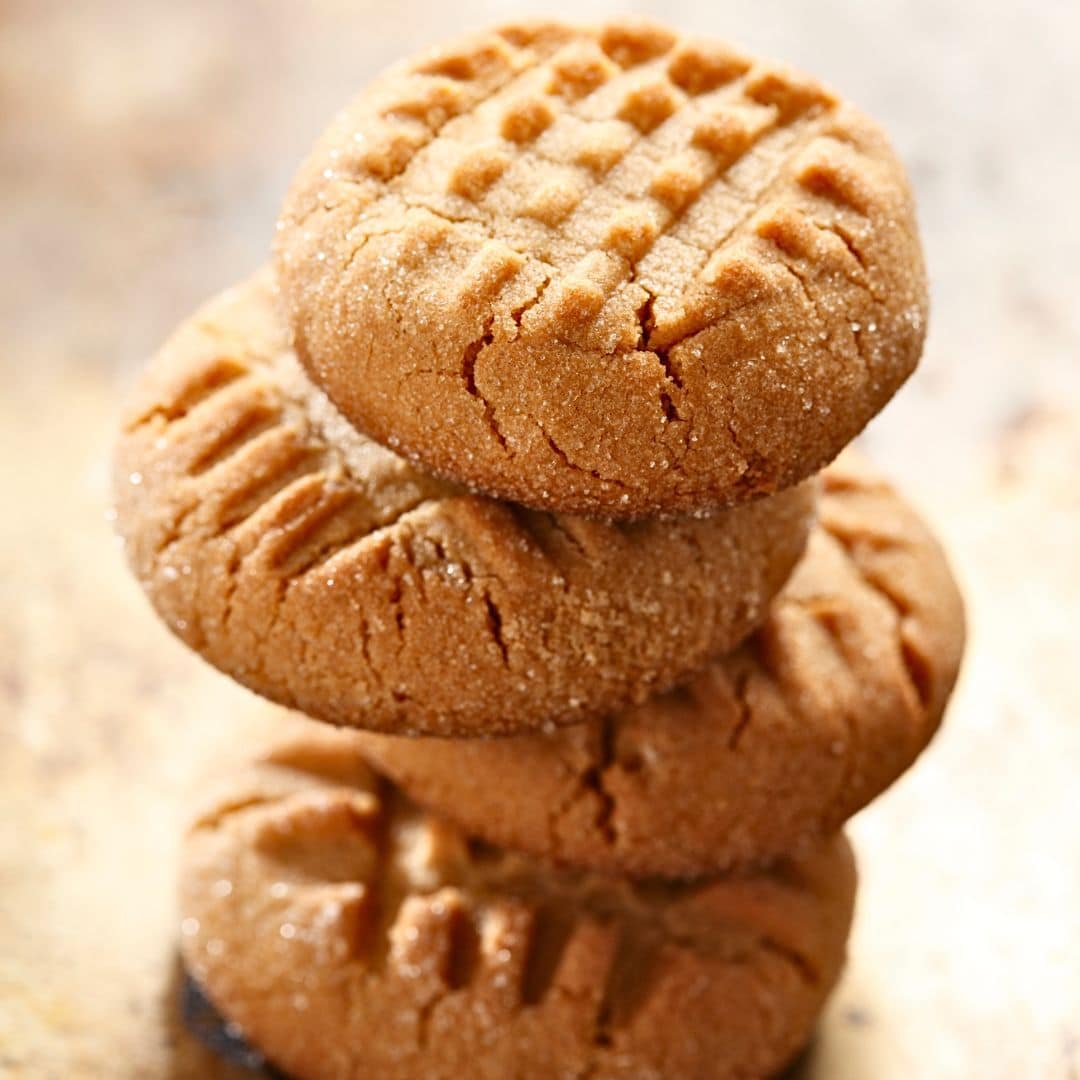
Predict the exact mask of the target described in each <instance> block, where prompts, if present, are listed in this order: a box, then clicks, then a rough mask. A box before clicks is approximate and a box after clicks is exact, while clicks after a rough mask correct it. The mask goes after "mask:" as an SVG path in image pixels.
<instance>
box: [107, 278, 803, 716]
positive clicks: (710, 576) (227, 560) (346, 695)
mask: <svg viewBox="0 0 1080 1080" xmlns="http://www.w3.org/2000/svg"><path fill="white" fill-rule="evenodd" d="M275 299H276V298H275V292H274V286H273V283H272V280H271V276H270V275H269V274H268V273H263V274H261V275H260V276H258V277H256V278H255V279H253V280H251V281H250V282H248V283H247V284H245V285H242V286H240V287H239V288H237V289H235V290H232V291H230V292H228V293H226V294H225V295H223V296H221V297H219V298H218V299H217V300H215V301H213V302H211V303H210V304H209V305H208V306H207V307H206V308H204V309H203V310H202V311H201V312H199V313H198V314H197V315H195V316H194V317H192V318H191V319H190V320H189V321H188V322H187V323H185V324H184V325H183V326H182V327H181V328H180V329H179V330H178V331H177V333H176V335H175V336H174V337H173V338H172V340H171V341H170V342H168V343H167V344H166V346H165V347H164V349H163V350H162V351H161V353H160V354H159V355H158V356H157V357H156V358H155V360H154V361H153V362H152V363H151V365H150V367H149V369H148V371H147V372H146V374H145V375H144V377H143V380H142V382H141V384H140V386H139V387H138V389H137V391H136V395H135V400H134V402H133V403H132V405H131V408H130V409H129V411H128V415H127V418H126V421H125V424H124V428H123V432H122V435H121V438H120V442H119V447H118V451H117V455H116V501H117V510H118V524H119V528H120V531H121V533H122V534H123V535H124V537H125V539H126V546H127V553H128V557H129V559H130V561H131V564H132V566H133V567H134V569H135V572H136V573H137V575H138V577H139V579H140V581H141V582H142V585H143V587H144V588H145V590H146V592H147V594H148V596H149V597H150V600H151V601H152V603H153V604H154V607H155V608H156V609H157V611H158V613H159V614H160V615H161V616H162V617H163V618H164V620H165V621H166V623H167V624H168V625H169V627H170V628H171V629H172V630H173V631H175V632H176V633H177V634H178V635H179V636H180V637H181V638H182V639H183V640H184V641H185V642H187V644H188V645H190V646H191V647H192V648H193V649H195V650H196V651H197V652H199V653H200V654H202V656H204V657H205V658H206V659H207V660H209V661H210V662H211V663H213V664H215V665H216V666H217V667H219V668H220V669H221V670H223V671H225V672H226V673H227V674H229V675H231V676H233V677H234V678H235V679H237V680H238V681H240V682H241V683H243V684H245V685H246V686H249V687H251V688H252V689H253V690H255V691H257V692H258V693H261V694H263V695H265V696H266V697H269V698H272V699H274V700H277V701H279V702H282V703H284V704H287V705H290V706H294V707H297V708H299V709H301V710H303V711H304V712H307V713H309V714H311V715H312V716H315V717H318V718H321V719H324V720H330V721H332V722H335V723H340V724H351V725H356V726H359V727H367V728H371V729H373V730H379V731H387V732H396V733H402V732H428V733H437V734H444V735H452V734H453V735H470V734H479V733H495V732H511V731H523V730H529V729H536V728H539V727H541V726H542V725H544V724H546V723H549V722H550V723H552V724H555V723H564V722H573V721H578V720H583V719H585V718H587V717H590V716H595V715H598V714H601V713H604V712H607V711H609V710H611V709H613V708H618V707H621V706H624V705H626V704H628V703H630V702H632V701H641V700H644V699H645V698H646V697H647V696H648V695H649V694H650V693H651V692H653V691H655V690H658V689H662V688H665V687H667V686H670V685H672V684H673V683H675V682H676V681H678V680H679V679H681V678H684V677H685V676H687V675H688V674H690V673H691V672H693V671H695V670H698V669H700V668H702V667H703V666H704V665H705V664H706V663H707V661H708V659H709V658H710V657H711V656H713V655H715V654H716V653H717V652H718V651H721V650H725V649H728V648H731V647H733V646H734V645H736V644H737V643H738V642H739V641H740V640H741V639H742V638H743V637H745V636H746V634H747V633H749V632H750V631H751V630H752V629H753V628H754V626H756V625H757V624H758V623H759V622H760V621H761V620H762V619H763V618H764V615H765V609H766V607H767V604H768V601H769V600H770V599H771V597H772V596H773V594H774V593H775V592H776V591H777V590H778V589H779V588H780V586H781V585H782V584H783V582H784V580H785V579H786V578H787V576H788V573H789V572H790V570H791V568H792V567H793V566H794V565H795V562H796V561H797V560H798V557H799V555H800V553H801V551H802V549H803V546H804V544H805V539H806V534H807V531H808V529H809V525H810V520H811V517H812V510H813V501H814V491H813V489H812V488H811V487H806V486H803V487H801V488H797V489H793V490H791V491H787V492H784V493H782V494H780V495H778V496H775V497H774V498H771V499H764V500H759V501H757V502H754V503H751V504H749V505H747V506H741V507H736V508H734V509H732V510H728V511H720V512H716V513H713V514H711V515H704V516H701V517H697V518H686V519H680V520H678V521H669V522H664V521H651V522H640V523H632V524H623V525H618V524H610V523H600V522H596V521H589V520H584V519H577V518H570V517H553V516H550V515H548V514H544V513H539V512H532V511H526V510H523V509H521V508H520V507H515V506H512V505H508V504H503V503H498V502H495V501H493V500H491V499H488V498H484V497H481V496H477V495H472V494H469V493H467V492H465V491H463V490H462V489H460V488H456V487H453V486H452V485H450V484H448V483H444V482H441V481H438V480H435V479H433V478H431V477H430V476H428V475H426V474H424V473H423V472H421V471H419V470H417V469H416V468H414V467H413V466H411V465H409V464H408V463H406V462H405V461H404V460H402V459H401V458H398V457H395V456H394V455H393V454H392V453H390V452H389V451H387V450H385V449H384V448H382V447H381V446H379V445H377V444H376V443H374V442H372V441H371V440H369V439H367V438H365V437H363V436H361V435H359V434H358V433H357V432H356V431H355V430H354V429H353V428H352V426H351V425H350V424H348V423H347V422H345V421H344V420H343V419H342V418H341V416H340V415H339V414H338V413H337V412H336V411H335V410H334V408H333V407H332V406H331V405H330V403H329V402H328V401H327V400H326V398H325V397H324V396H323V395H322V394H321V393H320V392H318V391H317V390H316V389H315V388H314V387H313V386H311V384H310V383H309V382H308V380H307V379H306V377H305V376H304V374H303V372H302V370H301V368H300V367H299V365H298V364H297V363H296V360H295V357H294V355H293V353H292V352H291V350H290V348H289V345H288V336H287V333H286V331H285V329H284V326H283V323H282V320H281V319H280V318H279V315H278V312H277V308H276V303H275Z"/></svg>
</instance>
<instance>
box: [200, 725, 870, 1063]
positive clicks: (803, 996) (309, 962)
mask: <svg viewBox="0 0 1080 1080" xmlns="http://www.w3.org/2000/svg"><path fill="white" fill-rule="evenodd" d="M283 726H286V727H289V726H291V727H292V729H293V730H292V731H291V732H289V731H285V732H283V733H281V734H280V735H279V736H278V738H277V739H276V740H275V741H273V742H272V743H271V744H270V746H269V747H268V748H267V749H266V750H264V751H263V753H262V754H261V755H260V756H259V757H258V759H257V760H256V762H255V763H254V764H253V765H252V766H251V767H250V769H249V770H248V771H247V772H246V773H241V774H240V775H239V776H230V777H228V778H226V779H223V780H221V781H220V785H221V786H220V787H219V788H218V789H217V790H216V791H215V794H214V795H213V796H211V797H208V799H207V801H206V803H205V805H204V808H203V810H202V812H201V815H200V816H199V817H198V819H197V821H196V824H195V826H194V827H193V829H192V830H191V832H190V833H189V834H188V837H187V839H186V842H185V845H184V851H183V857H182V867H181V914H182V917H183V921H182V923H181V932H182V935H183V942H182V945H183V952H184V957H185V960H186V961H187V963H188V965H189V967H190V970H191V971H192V974H193V975H194V976H195V977H196V978H197V979H198V981H199V982H200V983H201V985H202V986H203V987H204V988H205V989H206V991H207V993H208V994H209V996H210V998H211V999H212V1000H213V1001H214V1002H215V1004H216V1005H217V1006H218V1008H219V1009H221V1011H222V1012H223V1013H224V1014H225V1016H226V1017H228V1018H229V1019H230V1020H231V1021H232V1022H233V1023H236V1024H238V1025H239V1026H240V1028H241V1029H242V1030H243V1032H244V1033H245V1035H246V1036H247V1037H248V1038H250V1040H251V1041H252V1042H253V1043H254V1044H255V1045H257V1046H259V1047H261V1048H262V1049H263V1051H264V1052H265V1053H266V1054H267V1056H268V1057H269V1059H270V1060H271V1061H273V1062H274V1063H275V1064H277V1065H279V1066H280V1067H282V1068H283V1069H285V1070H286V1071H287V1072H289V1073H290V1074H291V1075H293V1076H295V1077H297V1078H299V1080H315V1078H327V1080H331V1078H334V1080H337V1078H340V1080H345V1078H348V1077H354V1076H378V1077H380V1078H385V1080H415V1078H417V1077H430V1078H431V1080H440V1078H445V1080H451V1078H457V1077H460V1076H463V1075H468V1076H473V1077H478V1078H491V1080H502V1078H505V1077H508V1076H515V1077H520V1078H521V1080H530V1078H536V1080H541V1078H547V1077H553V1076H565V1077H595V1078H597V1080H599V1078H601V1077H626V1078H639V1077H644V1076H658V1077H659V1076H663V1077H687V1078H700V1080H726V1078H735V1077H741V1076H747V1075H749V1076H764V1075H768V1074H770V1073H772V1072H775V1071H776V1070H777V1069H778V1068H779V1067H780V1066H782V1065H783V1064H784V1063H785V1062H786V1061H787V1060H788V1059H789V1058H790V1057H791V1056H792V1055H793V1054H794V1053H795V1051H796V1050H797V1049H798V1048H799V1047H800V1046H801V1045H802V1043H803V1042H805V1040H806V1039H807V1037H808V1035H809V1033H810V1030H811V1027H812V1025H813V1023H814V1019H815V1017H816V1015H817V1012H818V1010H819V1009H820V1007H821V1005H822V1003H823V1002H824V999H825V996H826V995H827V994H828V992H829V990H830V988H831V987H832V985H833V984H834V982H835V980H836V977H837V974H838V972H839V970H840V966H841V964H842V962H843V955H844V943H845V939H846V937H847V932H848V928H849V925H850V919H851V914H852V909H853V905H854V899H855V871H854V864H853V861H852V858H851V852H850V849H849V848H848V846H847V843H846V841H844V840H843V839H842V838H835V839H832V840H830V841H829V842H828V843H827V844H826V845H825V846H824V847H823V848H821V849H820V850H818V851H816V852H814V853H813V854H810V855H808V856H807V857H805V858H804V859H802V860H799V861H797V862H789V863H784V864H782V865H781V866H780V867H778V868H777V869H776V870H774V871H772V872H770V873H768V874H759V875H751V876H748V877H744V878H735V879H731V880H721V879H712V880H706V881H704V882H702V883H700V884H696V885H691V886H676V885H668V884H648V885H641V886H637V887H631V886H628V885H627V884H626V883H625V882H624V881H619V880H615V879H604V878H600V877H594V876H589V875H584V876H582V875H577V874H570V873H567V872H564V873H561V874H559V873H554V872H551V871H548V870H545V869H544V868H543V867H542V866H538V865H537V864H535V863H533V862H531V861H530V860H528V859H527V858H525V857H523V856H518V855H510V854H507V853H505V852H503V851H500V850H499V849H497V848H490V847H486V846H484V845H478V844H476V843H472V842H468V841H466V839H465V837H464V836H463V835H462V834H461V833H459V832H458V831H457V830H456V829H454V828H453V827H452V826H450V825H448V824H446V823H445V822H443V821H442V820H440V819H438V818H435V817H432V816H431V815H429V814H427V813H424V812H423V811H419V810H417V809H416V808H415V807H414V806H413V805H412V804H410V803H408V802H406V801H404V800H403V798H402V797H401V796H400V795H399V794H398V793H397V792H396V791H395V790H394V789H393V788H391V787H390V786H389V785H387V784H386V783H380V782H377V781H376V779H375V777H374V775H373V774H371V773H370V772H368V771H367V769H366V768H365V767H364V765H363V764H362V760H361V758H360V756H359V752H358V749H357V744H356V743H357V739H356V735H355V733H347V732H335V731H332V730H329V729H325V728H322V729H320V728H318V727H315V726H312V725H311V724H310V722H304V721H302V720H290V721H287V722H285V721H283Z"/></svg>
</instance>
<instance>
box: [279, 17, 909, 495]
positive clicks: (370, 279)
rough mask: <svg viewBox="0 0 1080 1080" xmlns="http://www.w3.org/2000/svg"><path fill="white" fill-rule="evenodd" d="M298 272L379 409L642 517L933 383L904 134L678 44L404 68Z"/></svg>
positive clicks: (389, 81)
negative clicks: (901, 158) (892, 145)
mask: <svg viewBox="0 0 1080 1080" xmlns="http://www.w3.org/2000/svg"><path fill="white" fill-rule="evenodd" d="M278 256H279V257H278V266H279V271H280V273H281V277H282V282H283V285H284V287H285V292H286V296H287V298H288V299H289V300H290V301H291V305H292V312H293V321H294V327H295V329H296V336H297V348H298V351H299V352H300V355H301V357H302V358H303V359H304V360H305V362H306V363H307V365H308V367H309V369H310V370H311V371H312V372H313V374H314V375H315V377H316V378H317V380H319V381H320V382H321V383H322V384H323V385H324V387H325V388H326V389H327V391H328V392H329V393H330V395H331V397H333V398H335V400H336V401H337V403H338V405H339V406H340V407H342V409H343V411H344V412H345V413H346V414H347V415H348V416H349V417H350V419H352V420H354V421H355V422H357V423H358V424H359V425H360V426H361V427H363V428H365V429H366V430H368V431H370V432H371V434H373V435H375V437H377V438H380V439H381V440H382V441H385V442H388V443H390V444H391V445H394V446H396V447H398V448H400V449H402V450H403V451H404V452H406V453H407V454H410V455H413V456H415V457H418V458H420V459H421V460H423V461H424V462H425V464H427V465H428V466H429V467H433V468H435V469H436V470H437V471H441V472H444V473H448V474H451V475H456V476H458V478H459V479H464V480H467V481H468V482H470V483H474V484H476V485H478V486H480V487H482V488H487V489H489V490H492V491H493V492H494V493H497V494H500V495H505V496H507V497H513V498H517V499H520V500H522V501H524V502H526V503H531V504H534V505H535V504H541V505H555V506H562V508H564V509H570V510H577V511H586V512H588V511H596V510H601V511H602V512H605V513H611V514H614V515H617V516H637V515H638V514H641V513H643V512H645V511H648V510H656V509H664V508H668V509H672V508H676V509H677V508H679V507H680V506H681V507H683V508H684V509H685V508H689V507H692V506H694V505H701V504H702V503H703V502H704V503H708V502H713V503H716V502H729V501H732V499H736V498H740V497H745V496H746V495H749V494H755V493H760V492H762V491H766V490H772V489H774V488H775V487H776V486H778V485H781V484H784V483H789V482H791V481H792V480H793V479H796V478H798V477H799V476H801V475H805V474H806V473H808V472H809V471H812V469H813V468H817V467H820V465H822V464H824V462H825V461H826V460H827V459H828V458H829V457H831V456H832V455H833V454H834V453H835V452H836V450H838V449H839V446H840V445H842V442H846V441H847V439H849V438H850V437H851V435H853V434H854V433H855V431H857V430H858V428H860V427H861V426H862V424H863V423H865V421H866V420H867V419H868V418H869V416H870V415H872V413H873V412H874V411H876V409H877V408H878V407H880V405H881V404H883V403H884V401H885V400H887V398H888V397H889V396H890V395H891V393H892V392H893V390H895V388H896V386H897V385H898V384H899V382H900V381H902V380H903V378H904V377H906V375H907V374H908V373H909V372H910V370H911V368H912V367H913V366H914V363H915V360H916V358H917V354H918V347H919V345H920V344H921V339H922V332H923V322H924V315H925V312H924V297H923V288H924V286H923V282H922V276H921V273H922V271H921V260H920V258H919V255H918V245H917V240H916V239H915V236H914V226H913V222H912V217H911V207H910V200H909V197H908V194H907V190H906V186H905V184H904V181H903V178H902V174H901V173H900V171H899V169H898V167H897V165H896V163H895V160H894V159H893V157H892V154H891V150H890V149H889V147H888V145H887V143H886V141H885V139H884V137H883V136H882V135H881V134H880V132H879V131H878V130H877V128H876V127H875V126H874V125H872V124H871V123H870V122H869V121H867V120H866V119H865V118H864V117H862V116H861V115H860V114H858V113H857V112H856V111H855V110H853V109H852V108H851V107H850V106H847V105H845V104H844V103H842V102H841V101H840V100H839V99H838V98H837V97H836V96H835V95H834V94H832V93H831V92H830V91H829V90H827V89H826V88H825V87H823V86H821V85H820V84H819V83H817V82H816V81H814V80H812V79H810V78H808V77H806V76H803V75H801V74H799V73H796V72H793V71H791V70H788V69H786V68H784V67H782V66H779V65H776V64H772V63H765V62H761V61H755V60H752V59H751V58H749V57H747V56H744V55H742V54H741V53H739V52H737V51H735V50H733V49H731V48H729V47H727V46H724V45H721V44H718V43H714V42H705V41H695V40H681V39H679V38H677V37H676V36H675V35H674V34H672V33H670V32H669V31H667V30H664V29H661V28H659V27H657V26H655V25H652V24H634V23H631V24H625V25H623V24H620V25H613V26H608V27H605V28H602V29H601V30H599V31H597V32H596V33H595V34H592V35H589V34H584V33H582V32H578V31H570V30H568V29H566V28H564V27H559V26H546V25H541V26H538V27H534V28H531V29H523V28H513V29H509V30H504V31H502V32H501V33H495V34H491V35H486V36H482V37H478V38H471V39H466V41H465V42H464V43H462V44H460V45H459V46H453V47H448V48H446V49H444V50H438V51H435V52H433V53H431V54H427V55H426V56H425V57H423V58H421V59H419V60H416V61H412V62H409V63H407V64H405V65H399V66H398V67H397V68H394V69H391V71H390V72H388V73H387V74H386V75H385V76H383V77H382V79H381V80H377V81H376V83H375V84H374V85H373V86H372V87H371V88H370V89H369V90H368V91H366V92H365V93H364V94H362V95H361V97H360V98H359V99H358V101H357V102H356V103H355V104H354V105H353V106H351V107H350V108H348V109H346V110H345V112H344V113H343V114H342V115H341V116H340V117H339V118H338V120H337V121H336V122H335V124H334V125H332V127H331V128H330V130H329V132H328V133H327V135H326V136H324V138H323V140H322V141H321V142H320V144H319V146H318V148H317V149H316V151H315V153H314V154H313V156H312V158H311V159H310V160H309V162H308V163H307V165H306V166H305V167H304V169H302V171H301V173H300V175H299V177H298V178H297V181H296V184H295V185H294V188H293V191H292V194H291V196H290V199H289V200H288V202H287V205H286V210H285V213H284V215H283V217H282V219H281V222H280V223H279V243H278ZM380 311H381V314H380ZM725 323H726V324H729V328H728V330H727V332H720V333H718V329H717V328H718V327H722V326H723V325H724V324H725ZM532 354H543V356H542V357H540V356H537V355H532ZM736 354H737V355H736ZM762 361H767V363H761V362H762ZM545 362H546V364H547V368H546V371H545V369H544V363H545ZM759 363H760V365H761V370H755V365H756V364H759ZM380 368H382V369H386V368H389V369H390V370H391V372H392V377H394V378H396V379H397V386H396V387H395V390H394V393H396V394H397V399H398V400H399V402H400V401H401V400H402V399H404V401H405V402H406V403H407V404H406V405H405V407H400V406H399V408H398V410H397V413H398V415H397V416H391V415H390V412H389V402H390V399H391V389H390V386H389V382H390V378H391V376H386V375H385V374H380ZM766 368H767V369H768V370H765V369H766ZM545 375H546V379H547V383H546V385H536V386H534V385H533V383H537V384H539V383H542V382H543V381H544V377H545ZM762 387H763V389H762ZM414 390H415V393H414ZM758 390H762V392H761V394H760V395H758V396H760V397H763V398H766V399H768V401H769V403H770V404H769V413H768V415H769V416H770V417H772V418H776V423H775V424H774V425H766V424H764V423H762V417H763V416H764V415H765V409H764V407H762V406H760V405H759V404H755V401H754V400H753V398H754V396H755V392H756V391H758ZM424 391H426V392H427V393H428V394H429V396H433V397H435V398H436V399H437V400H438V401H439V402H440V404H448V407H449V410H450V412H451V414H452V416H453V418H454V420H455V422H456V421H458V420H459V419H460V420H462V421H463V422H464V423H465V428H464V429H463V430H462V433H461V436H460V438H459V439H455V436H454V435H453V434H452V433H451V434H445V433H439V432H435V431H434V430H432V428H433V427H434V413H427V412H426V411H425V408H424V405H423V402H422V395H423V392H424ZM462 392H464V394H466V395H467V397H468V400H465V401H458V400H455V399H456V398H458V396H459V395H460V394H461V393H462ZM616 393H619V394H621V395H622V400H621V401H620V402H619V404H621V405H622V406H623V409H622V411H623V412H625V413H626V414H627V419H626V422H625V423H624V424H620V422H619V421H618V419H617V418H612V417H611V416H610V415H604V414H603V410H604V409H607V411H608V413H609V414H610V413H611V412H614V411H617V410H615V409H613V408H608V407H609V406H610V405H611V403H612V402H613V401H616V400H617V399H615V397H614V395H615V394H616ZM594 409H595V410H596V413H595V414H594ZM574 410H576V411H578V412H579V413H581V414H582V415H583V419H582V421H581V423H580V425H575V423H574V421H573V419H572V418H568V417H567V416H566V415H565V414H566V413H567V412H569V411H574ZM410 411H415V417H414V418H410V417H409V416H407V415H406V416H402V415H401V414H402V413H406V414H408V413H409V412H410ZM631 418H632V419H633V421H634V422H635V424H636V426H635V424H631V422H630V420H631ZM421 425H424V426H425V430H424V431H423V432H421V431H420V427H421ZM446 426H450V427H453V425H446ZM770 426H771V427H773V428H774V429H775V430H773V431H772V432H771V433H770V431H768V430H765V429H766V428H769V427H770ZM609 433H610V437H608V436H609ZM841 433H842V434H841ZM620 435H621V436H622V437H621V438H620ZM474 436H475V438H474ZM470 440H471V442H470ZM442 442H446V444H447V447H449V446H450V445H451V444H452V445H453V446H454V447H455V448H456V457H455V458H454V459H453V460H451V456H450V454H449V450H448V449H447V448H446V447H443V446H442V445H441V443H442ZM785 442H786V444H787V445H786V446H785V445H784V444H785ZM466 443H469V447H466ZM597 444H599V445H597ZM476 447H479V449H476ZM639 453H640V454H641V455H642V456H644V455H645V454H648V455H649V457H648V461H647V462H644V461H642V462H635V464H636V465H640V467H639V468H635V469H631V468H628V467H626V462H624V461H622V457H623V455H627V461H629V459H630V458H631V457H635V456H636V455H638V454H639ZM457 462H461V463H462V464H460V465H458V464H457ZM526 463H528V464H529V465H530V466H531V470H532V471H531V472H529V471H528V470H526V469H525V465H526ZM575 491H576V492H580V498H577V497H575V495H574V492H575ZM563 500H566V502H565V504H564V503H563Z"/></svg>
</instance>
